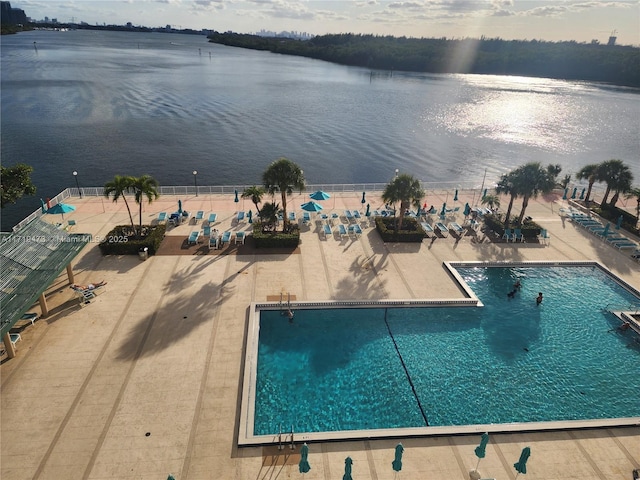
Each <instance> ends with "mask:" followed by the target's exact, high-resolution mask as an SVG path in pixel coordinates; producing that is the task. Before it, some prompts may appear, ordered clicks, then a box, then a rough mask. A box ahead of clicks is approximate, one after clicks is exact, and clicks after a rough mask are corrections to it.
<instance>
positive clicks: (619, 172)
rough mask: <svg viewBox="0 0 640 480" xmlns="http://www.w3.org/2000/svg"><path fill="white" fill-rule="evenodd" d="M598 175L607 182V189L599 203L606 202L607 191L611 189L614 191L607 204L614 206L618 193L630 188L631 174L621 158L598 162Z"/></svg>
mask: <svg viewBox="0 0 640 480" xmlns="http://www.w3.org/2000/svg"><path fill="white" fill-rule="evenodd" d="M598 177H599V178H600V179H601V180H602V181H604V182H607V189H606V190H605V192H604V197H603V198H602V203H601V205H604V204H606V203H607V199H608V198H609V193H611V190H613V191H614V192H615V193H614V195H613V197H612V198H611V202H610V203H609V205H611V206H614V205H615V204H616V202H617V201H618V198H619V197H620V193H625V192H627V191H629V190H630V189H631V183H632V182H633V174H632V173H631V170H630V169H629V167H628V166H627V165H625V164H624V163H623V162H622V160H618V159H615V158H614V159H611V160H607V161H606V162H603V163H601V164H600V167H599V168H598Z"/></svg>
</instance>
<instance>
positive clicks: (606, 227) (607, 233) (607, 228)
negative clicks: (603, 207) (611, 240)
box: [602, 222, 611, 238]
mask: <svg viewBox="0 0 640 480" xmlns="http://www.w3.org/2000/svg"><path fill="white" fill-rule="evenodd" d="M609 225H611V224H610V223H609V222H607V224H606V225H605V226H604V228H603V229H602V236H603V237H605V238H606V236H607V235H609Z"/></svg>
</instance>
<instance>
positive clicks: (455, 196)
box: [453, 188, 458, 202]
mask: <svg viewBox="0 0 640 480" xmlns="http://www.w3.org/2000/svg"><path fill="white" fill-rule="evenodd" d="M453 201H454V202H457V201H458V189H457V188H456V193H454V194H453Z"/></svg>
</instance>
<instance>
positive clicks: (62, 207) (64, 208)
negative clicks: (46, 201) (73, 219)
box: [47, 203, 76, 220]
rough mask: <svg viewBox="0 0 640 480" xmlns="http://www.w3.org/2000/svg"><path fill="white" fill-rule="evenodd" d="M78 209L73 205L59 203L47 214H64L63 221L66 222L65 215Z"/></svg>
mask: <svg viewBox="0 0 640 480" xmlns="http://www.w3.org/2000/svg"><path fill="white" fill-rule="evenodd" d="M75 209H76V207H74V206H73V205H68V204H66V203H58V204H56V205H54V206H53V207H51V208H49V209H48V210H47V213H50V214H51V215H60V214H62V219H63V220H64V214H65V213H71V212H73V211H74V210H75Z"/></svg>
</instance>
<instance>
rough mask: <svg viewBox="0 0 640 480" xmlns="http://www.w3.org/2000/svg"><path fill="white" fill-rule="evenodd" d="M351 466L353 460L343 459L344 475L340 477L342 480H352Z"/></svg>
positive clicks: (349, 458)
mask: <svg viewBox="0 0 640 480" xmlns="http://www.w3.org/2000/svg"><path fill="white" fill-rule="evenodd" d="M351 465H353V460H351V457H347V458H345V459H344V475H343V476H342V480H353V479H352V478H351Z"/></svg>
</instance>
